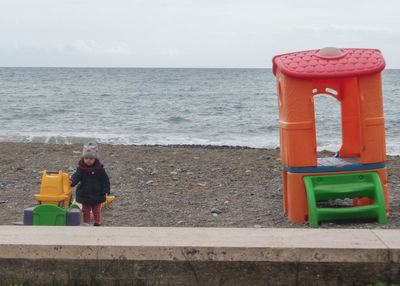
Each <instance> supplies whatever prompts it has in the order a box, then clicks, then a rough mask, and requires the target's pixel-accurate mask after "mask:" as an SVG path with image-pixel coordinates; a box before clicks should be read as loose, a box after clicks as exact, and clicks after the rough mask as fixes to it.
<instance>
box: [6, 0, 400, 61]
mask: <svg viewBox="0 0 400 286" xmlns="http://www.w3.org/2000/svg"><path fill="white" fill-rule="evenodd" d="M399 12H400V1H399V0H383V1H370V0H366V1H361V0H356V1H350V0H347V1H344V0H337V1H290V0H277V1H267V0H241V1H239V0H229V1H228V0H197V1H195V0H192V1H190V0H187V1H184V0H169V1H168V0H165V1H161V0H159V1H156V0H107V1H106V0H58V1H55V0H1V1H0V35H1V36H0V66H50V67H53V66H73V67H235V68H240V67H245V68H264V67H267V68H269V67H271V59H272V57H273V56H274V55H277V54H282V53H287V52H291V51H299V50H308V49H318V48H321V47H326V46H336V47H341V48H376V49H380V50H381V51H382V53H383V55H384V57H385V59H386V63H387V67H388V68H400V55H399V44H400V29H399V27H400V16H399Z"/></svg>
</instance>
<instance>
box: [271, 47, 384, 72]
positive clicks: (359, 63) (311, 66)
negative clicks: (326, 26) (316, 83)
mask: <svg viewBox="0 0 400 286" xmlns="http://www.w3.org/2000/svg"><path fill="white" fill-rule="evenodd" d="M272 62H273V72H274V74H275V75H276V69H277V68H279V70H280V71H281V72H282V73H283V74H285V75H289V76H292V77H297V78H314V79H320V78H335V77H351V76H359V75H366V74H372V73H376V72H380V71H382V70H383V69H384V68H385V60H384V58H383V56H382V54H381V52H380V51H379V50H375V49H337V48H331V47H329V48H323V49H320V50H311V51H303V52H294V53H290V54H284V55H279V56H275V57H274V58H273V59H272Z"/></svg>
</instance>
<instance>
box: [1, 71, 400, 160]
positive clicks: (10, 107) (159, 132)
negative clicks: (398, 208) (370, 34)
mask: <svg viewBox="0 0 400 286" xmlns="http://www.w3.org/2000/svg"><path fill="white" fill-rule="evenodd" d="M382 81H383V83H382V84H383V96H384V97H383V100H384V113H385V126H386V143H387V154H389V155H400V116H399V107H400V70H396V69H387V70H384V71H383V73H382ZM315 113H316V128H317V146H318V150H319V151H321V150H330V151H337V150H338V149H339V148H340V145H341V124H340V122H341V121H340V104H339V102H338V101H337V100H335V99H334V98H333V97H330V96H324V95H319V96H316V97H315ZM89 140H95V141H97V142H99V143H104V144H118V145H120V144H122V145H207V146H209V145H213V146H235V147H251V148H277V147H279V126H278V107H277V93H276V80H275V77H274V75H273V73H272V70H271V69H218V68H215V69H196V68H0V141H1V142H42V143H52V144H72V143H85V142H87V141H89Z"/></svg>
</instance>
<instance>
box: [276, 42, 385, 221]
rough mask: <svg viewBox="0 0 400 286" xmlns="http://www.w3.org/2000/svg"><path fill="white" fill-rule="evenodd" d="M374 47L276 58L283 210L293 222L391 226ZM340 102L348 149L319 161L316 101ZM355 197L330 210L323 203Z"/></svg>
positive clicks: (379, 66)
mask: <svg viewBox="0 0 400 286" xmlns="http://www.w3.org/2000/svg"><path fill="white" fill-rule="evenodd" d="M384 68H385V61H384V58H383V56H382V54H381V52H380V51H379V50H375V49H337V48H324V49H320V50H310V51H302V52H294V53H289V54H283V55H278V56H275V57H274V58H273V73H274V75H275V76H276V80H277V90H278V108H279V130H280V151H281V161H282V165H283V171H282V172H283V193H284V211H285V213H287V214H288V219H289V220H290V221H292V222H296V223H302V222H307V221H309V222H310V226H312V227H317V226H318V224H319V222H320V221H327V220H341V219H353V218H365V219H376V220H378V222H379V223H382V224H383V223H386V220H387V215H388V213H389V202H388V186H387V171H386V163H385V162H386V144H385V122H384V115H383V100H382V83H381V71H382V70H383V69H384ZM321 94H324V95H329V96H332V97H334V98H335V99H337V100H338V101H339V102H340V106H341V125H342V146H341V148H340V150H339V151H338V154H337V156H336V157H333V158H318V157H317V155H318V154H317V144H316V128H315V110H314V98H313V97H314V96H315V95H321ZM345 198H349V199H352V206H349V207H343V208H329V207H324V206H322V207H321V206H320V205H318V201H324V200H336V199H345Z"/></svg>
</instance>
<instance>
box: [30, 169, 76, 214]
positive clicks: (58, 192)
mask: <svg viewBox="0 0 400 286" xmlns="http://www.w3.org/2000/svg"><path fill="white" fill-rule="evenodd" d="M71 195H72V190H71V183H70V179H69V175H68V174H66V173H63V172H62V171H59V172H48V171H47V170H44V172H43V177H42V184H41V186H40V194H36V195H35V199H36V200H38V201H39V202H40V203H41V204H53V205H57V206H61V207H67V206H69V205H70V202H71Z"/></svg>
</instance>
